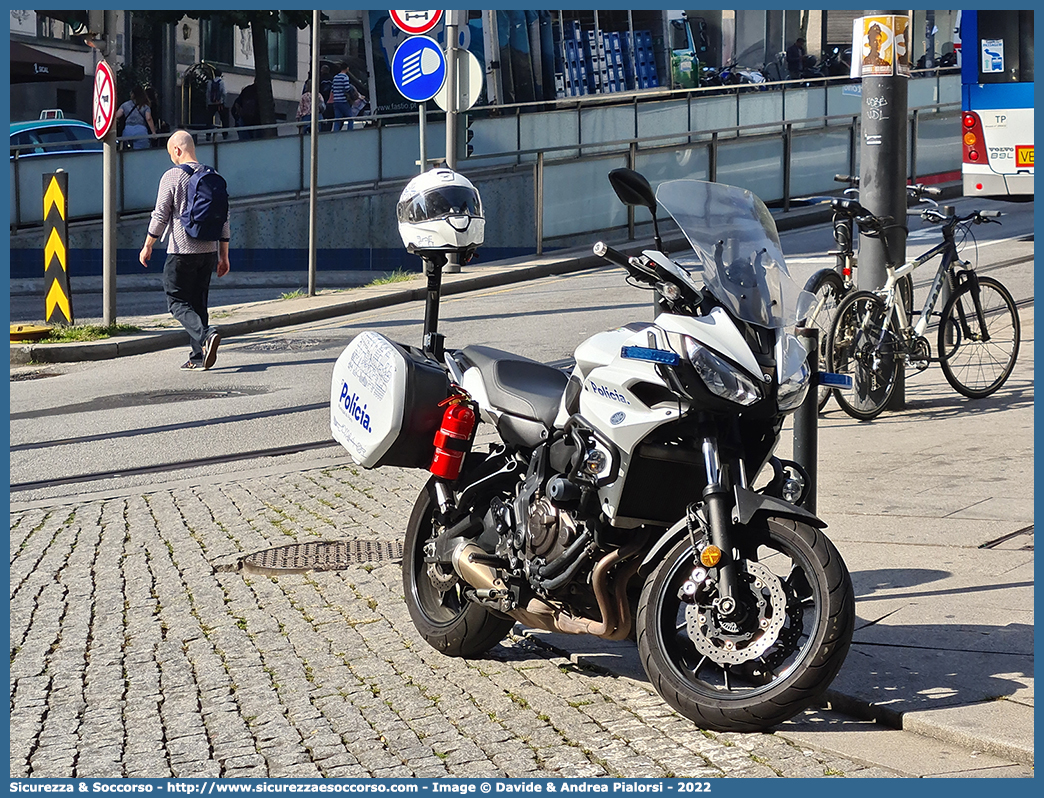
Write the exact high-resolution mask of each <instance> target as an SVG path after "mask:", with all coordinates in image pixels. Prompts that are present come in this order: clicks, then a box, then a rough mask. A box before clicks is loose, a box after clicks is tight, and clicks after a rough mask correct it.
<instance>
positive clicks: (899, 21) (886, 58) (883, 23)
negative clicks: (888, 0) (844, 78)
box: [850, 15, 910, 78]
mask: <svg viewBox="0 0 1044 798" xmlns="http://www.w3.org/2000/svg"><path fill="white" fill-rule="evenodd" d="M909 30H910V18H909V17H908V16H891V15H888V16H873V17H859V18H857V19H855V20H854V21H853V22H852V53H853V58H852V71H851V73H850V75H851V77H853V78H860V77H864V78H865V77H868V76H871V75H877V76H888V77H891V76H892V75H903V76H905V77H909V75H910V46H909V45H910V37H909Z"/></svg>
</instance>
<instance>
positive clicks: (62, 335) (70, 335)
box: [40, 324, 141, 344]
mask: <svg viewBox="0 0 1044 798" xmlns="http://www.w3.org/2000/svg"><path fill="white" fill-rule="evenodd" d="M137 332H141V328H140V327H135V326H134V325H133V324H109V325H104V324H56V325H55V326H54V329H52V330H51V332H50V333H49V334H48V335H47V337H46V338H41V339H40V343H42V344H71V343H82V342H84V341H101V340H104V339H106V338H111V337H112V336H114V335H129V334H131V333H137Z"/></svg>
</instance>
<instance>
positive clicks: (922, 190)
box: [834, 175, 942, 199]
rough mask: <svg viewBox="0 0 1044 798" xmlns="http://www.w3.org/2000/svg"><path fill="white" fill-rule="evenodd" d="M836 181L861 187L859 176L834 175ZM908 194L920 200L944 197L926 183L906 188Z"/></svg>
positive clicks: (914, 184) (940, 192)
mask: <svg viewBox="0 0 1044 798" xmlns="http://www.w3.org/2000/svg"><path fill="white" fill-rule="evenodd" d="M834 181H835V182H837V183H848V184H849V185H850V186H853V187H855V186H858V185H859V176H858V175H834ZM906 193H907V194H909V195H910V196H911V197H914V198H915V199H918V198H920V197H922V196H925V195H927V196H929V197H938V196H941V195H942V190H941V189H938V188H933V187H932V186H926V185H925V184H924V183H912V184H911V185H908V186H907V187H906Z"/></svg>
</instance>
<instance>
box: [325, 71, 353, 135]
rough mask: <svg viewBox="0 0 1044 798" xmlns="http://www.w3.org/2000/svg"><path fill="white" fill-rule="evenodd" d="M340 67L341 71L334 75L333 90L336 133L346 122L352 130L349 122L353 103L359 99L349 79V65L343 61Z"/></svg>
mask: <svg viewBox="0 0 1044 798" xmlns="http://www.w3.org/2000/svg"><path fill="white" fill-rule="evenodd" d="M339 66H340V71H339V72H338V73H337V74H336V75H334V79H333V89H332V90H331V96H332V98H333V115H334V123H333V129H334V130H335V131H336V130H340V129H341V127H342V126H343V125H344V124H345V123H346V122H347V124H348V129H349V130H351V129H352V123H351V122H350V121H348V120H349V118H350V117H351V116H353V114H352V103H353V102H355V101H356V100H357V99H358V98H359V91H358V90H357V89H356V88H355V86H353V85H352V81H351V79H350V78H349V77H348V63H347V62H346V61H342V62H341V63H340V65H339Z"/></svg>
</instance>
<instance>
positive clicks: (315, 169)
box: [308, 11, 320, 296]
mask: <svg viewBox="0 0 1044 798" xmlns="http://www.w3.org/2000/svg"><path fill="white" fill-rule="evenodd" d="M311 88H312V114H311V116H312V124H311V125H309V131H308V142H309V148H310V151H311V161H310V172H309V176H310V180H309V183H308V296H315V282H316V271H317V267H318V247H319V240H318V235H319V222H318V218H317V216H318V209H319V188H318V186H317V183H318V182H319V118H320V117H319V113H318V108H319V12H318V11H312V84H311Z"/></svg>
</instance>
